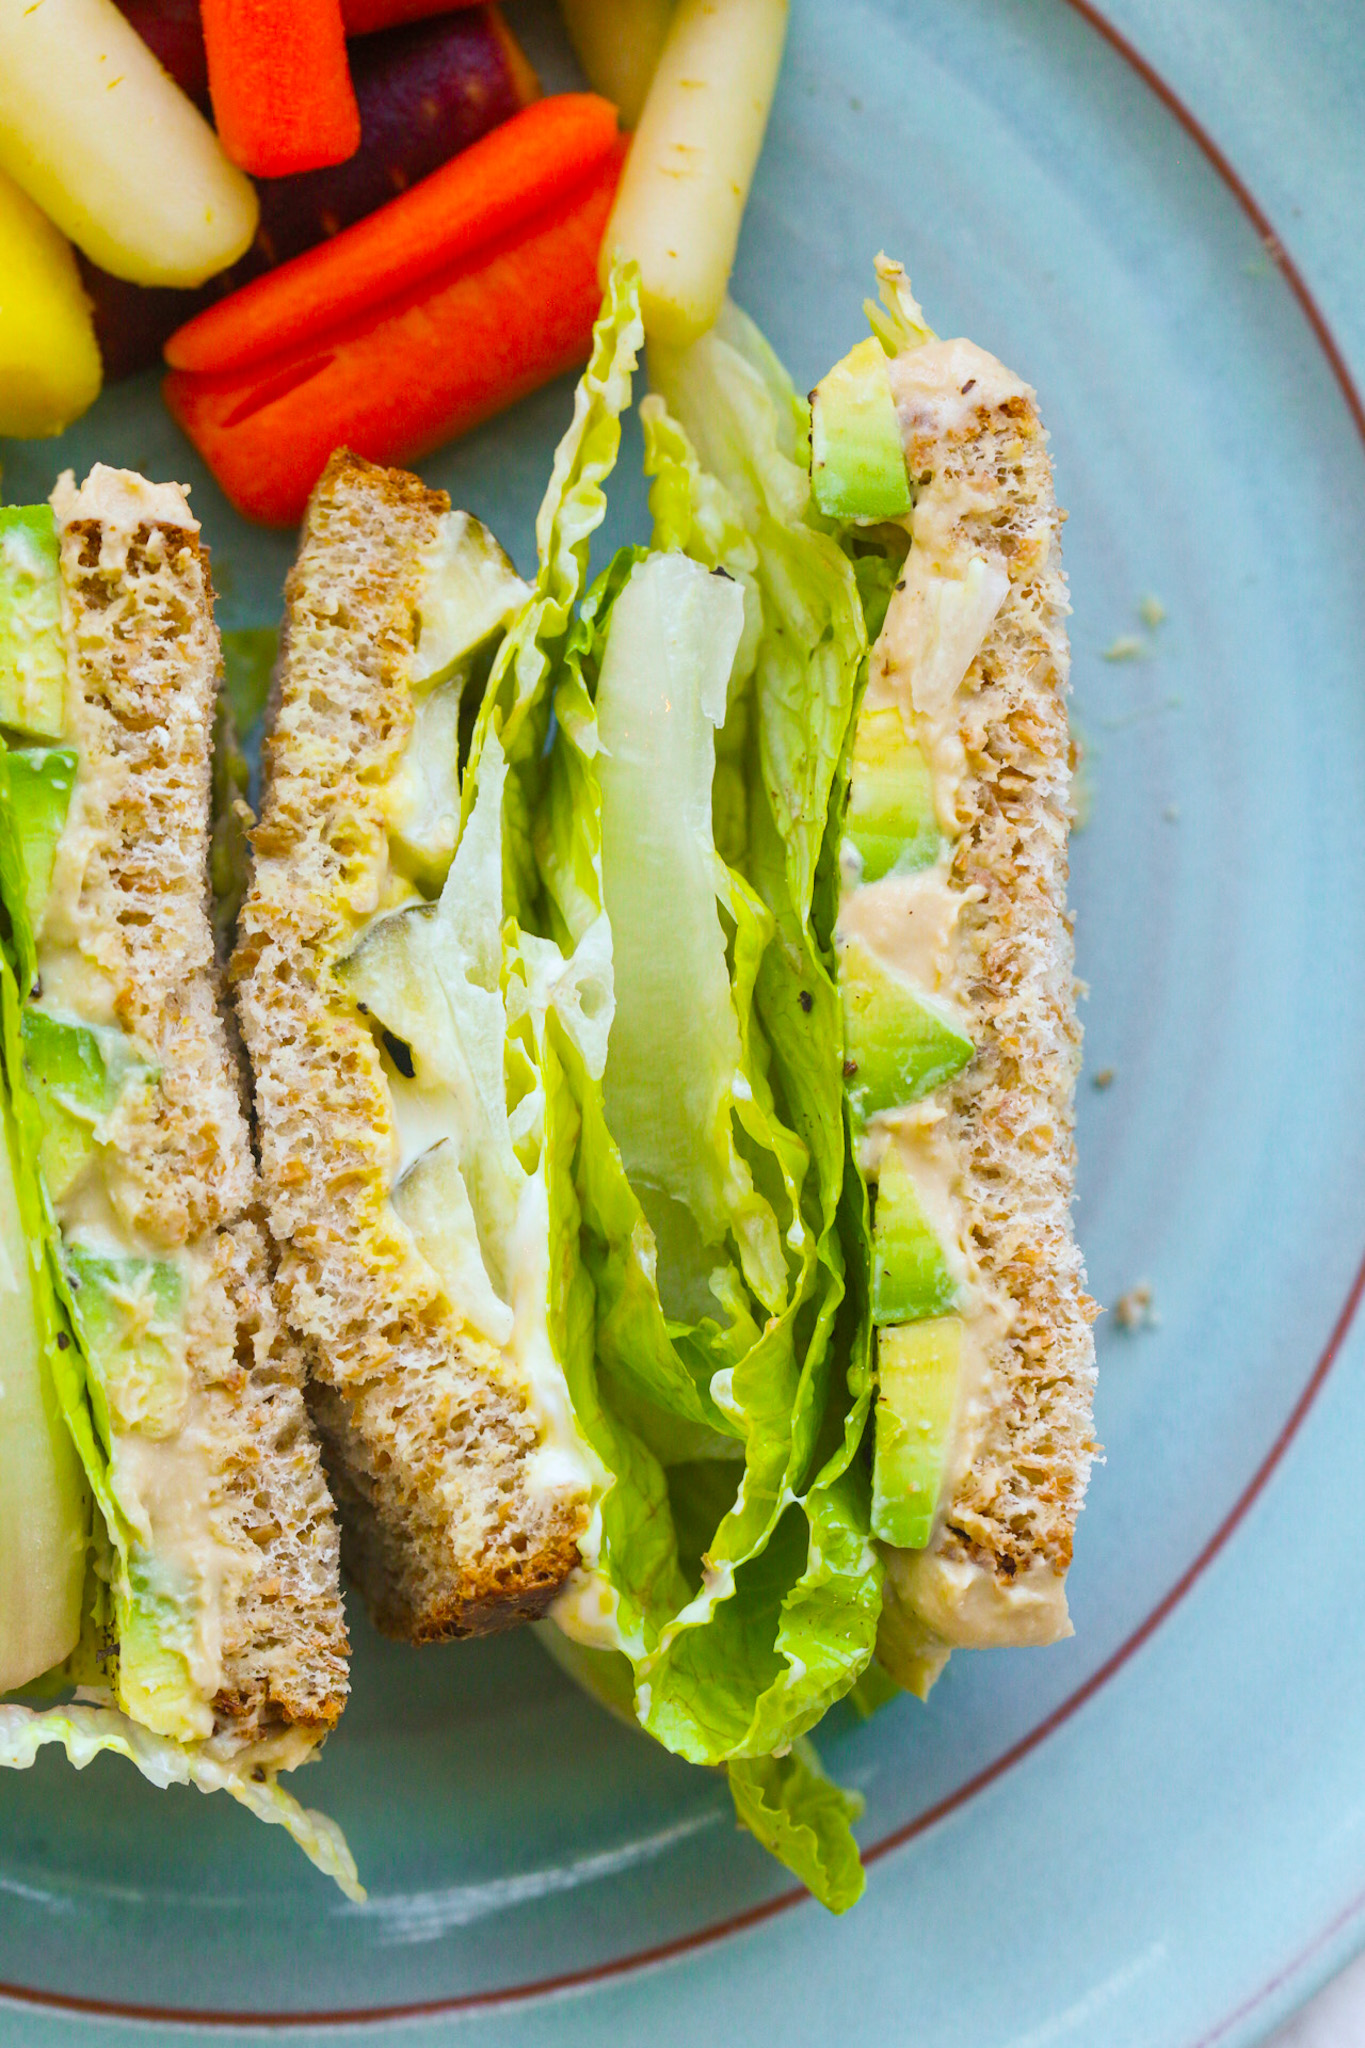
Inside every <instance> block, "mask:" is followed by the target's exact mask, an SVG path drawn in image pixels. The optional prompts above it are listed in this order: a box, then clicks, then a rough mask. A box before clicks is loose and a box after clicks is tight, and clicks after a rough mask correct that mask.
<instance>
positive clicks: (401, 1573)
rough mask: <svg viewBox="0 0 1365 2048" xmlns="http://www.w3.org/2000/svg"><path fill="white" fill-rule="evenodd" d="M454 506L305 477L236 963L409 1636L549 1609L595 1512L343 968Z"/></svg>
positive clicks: (345, 1474) (306, 1263) (336, 1392)
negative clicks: (430, 563) (406, 1174)
mask: <svg viewBox="0 0 1365 2048" xmlns="http://www.w3.org/2000/svg"><path fill="white" fill-rule="evenodd" d="M448 510H449V500H448V499H447V498H446V497H445V495H444V493H440V492H433V491H429V490H427V489H426V488H425V487H424V486H423V485H422V484H421V483H420V482H419V481H418V480H417V478H415V477H412V476H408V475H406V474H405V473H404V472H402V471H398V470H384V469H379V468H376V467H375V466H373V465H372V464H370V463H367V462H363V461H361V460H360V459H359V458H358V457H356V456H352V455H348V454H346V453H344V452H342V453H339V454H337V455H334V456H333V458H332V460H331V462H330V463H329V465H328V467H327V470H326V471H325V473H324V475H323V476H322V478H321V480H320V481H319V483H318V486H317V488H316V490H315V491H314V494H313V498H312V501H311V503H310V506H309V512H308V518H307V522H306V525H305V529H304V535H303V540H302V544H301V547H300V551H299V556H298V560H297V563H296V565H295V567H294V569H293V571H292V573H291V575H290V578H289V582H288V585H287V593H286V594H287V604H288V616H287V622H286V638H285V646H284V655H283V661H282V666H281V672H280V677H279V696H278V702H277V706H276V712H275V718H274V729H273V732H272V735H271V738H270V741H269V743H268V750H267V763H268V783H267V789H266V794H265V801H264V805H263V810H262V817H261V822H260V824H259V826H258V827H257V830H256V833H255V835H254V856H255V858H254V866H253V873H252V880H251V885H250V888H249V891H248V895H247V900H246V903H245V905H244V906H243V911H242V917H241V922H240V926H239V938H238V947H237V952H236V955H235V958H234V961H233V966H232V976H233V980H234V982H235V986H236V996H237V1005H238V1011H239V1015H240V1018H241V1023H242V1031H243V1036H244V1038H245V1040H246V1043H247V1046H248V1049H249V1052H250V1055H251V1061H252V1067H253V1072H254V1077H255V1089H256V1105H257V1114H258V1117H259V1124H260V1134H261V1156H262V1172H263V1177H264V1183H265V1188H266V1196H267V1203H268V1210H269V1220H270V1228H271V1231H272V1233H273V1235H274V1238H275V1240H276V1243H277V1244H278V1246H279V1248H280V1280H281V1286H282V1289H283V1300H284V1303H285V1312H286V1314H287V1316H288V1318H289V1321H290V1324H291V1326H292V1328H293V1329H294V1330H295V1331H296V1332H297V1333H298V1334H299V1336H300V1337H301V1338H302V1339H303V1341H304V1342H305V1344H306V1345H307V1347H308V1352H309V1360H310V1370H311V1375H312V1386H311V1389H310V1396H309V1398H310V1403H311V1406H312V1408H313V1412H314V1414H315V1416H316V1418H317V1421H318V1424H319V1427H320V1429H321V1430H322V1432H323V1435H324V1438H325V1440H326V1442H327V1444H328V1446H329V1450H330V1457H331V1462H332V1468H333V1472H334V1475H335V1484H336V1486H337V1489H338V1493H339V1497H340V1498H341V1499H342V1500H343V1502H344V1504H345V1508H346V1519H347V1521H348V1523H349V1533H348V1539H347V1557H348V1565H349V1568H350V1569H351V1570H352V1571H353V1572H354V1574H355V1576H356V1577H357V1579H358V1581H359V1583H360V1585H361V1587H362V1589H363V1591H364V1593H365V1596H366V1599H367V1602H368V1604H369V1607H370V1610H371V1612H372V1614H373V1616H374V1618H375V1620H376V1622H377V1624H378V1625H379V1626H380V1627H381V1628H383V1629H385V1630H386V1631H387V1632H389V1633H390V1634H395V1635H400V1636H405V1637H407V1638H408V1639H409V1640H411V1641H416V1642H423V1641H433V1640H437V1639H439V1638H442V1637H445V1636H455V1635H470V1634H481V1633H485V1632H487V1631H488V1630H490V1629H494V1628H500V1627H505V1626H507V1625H509V1624H510V1623H512V1622H514V1621H517V1620H520V1619H521V1618H522V1617H523V1615H524V1614H525V1613H527V1612H540V1611H542V1610H543V1607H544V1606H545V1605H546V1604H547V1603H548V1601H549V1599H550V1598H552V1597H553V1594H554V1591H555V1589H556V1588H557V1587H558V1586H559V1585H560V1584H561V1583H562V1582H563V1580H564V1578H565V1577H566V1576H567V1574H568V1572H569V1571H570V1570H571V1569H572V1567H573V1565H574V1564H575V1563H576V1561H577V1548H576V1542H575V1538H576V1536H577V1534H578V1529H579V1523H580V1519H581V1507H580V1505H579V1504H578V1503H575V1502H572V1501H569V1500H561V1499H559V1498H558V1497H551V1498H549V1499H546V1498H545V1497H543V1496H539V1495H537V1494H535V1493H534V1492H533V1491H532V1490H531V1489H530V1488H529V1487H528V1485H527V1479H526V1465H527V1460H528V1458H529V1457H530V1454H531V1453H532V1451H533V1450H534V1449H535V1447H536V1444H537V1441H538V1437H539V1430H538V1426H537V1423H536V1421H535V1418H534V1417H533V1415H532V1414H531V1413H530V1412H529V1410H528V1408H527V1404H526V1399H525V1395H524V1392H523V1391H522V1389H520V1388H519V1387H517V1386H515V1385H513V1384H511V1383H510V1382H509V1380H508V1378H507V1376H506V1374H505V1373H504V1372H503V1371H502V1370H501V1369H500V1357H499V1354H498V1353H497V1351H496V1349H495V1348H494V1347H493V1346H492V1345H490V1344H488V1343H487V1342H486V1341H484V1340H483V1339H482V1338H480V1337H479V1336H477V1335H476V1334H475V1333H474V1332H473V1331H472V1330H471V1329H470V1328H469V1326H468V1325H467V1324H466V1323H464V1321H463V1320H462V1318H461V1316H460V1313H459V1304H458V1303H455V1304H452V1303H450V1302H449V1301H448V1300H447V1299H446V1297H445V1295H444V1294H443V1292H442V1290H441V1286H440V1283H439V1281H438V1280H437V1277H436V1275H435V1273H434V1272H433V1270H432V1269H431V1267H430V1266H429V1265H428V1264H427V1263H426V1261H425V1260H424V1259H423V1258H422V1257H421V1256H420V1254H419V1253H418V1252H417V1250H416V1248H415V1246H414V1244H413V1242H412V1239H411V1237H410V1236H409V1234H408V1232H407V1230H406V1228H405V1227H404V1226H403V1224H402V1223H401V1222H400V1221H399V1220H398V1218H397V1216H396V1215H395V1214H394V1211H393V1209H392V1206H391V1204H390V1202H389V1190H390V1183H391V1180H392V1176H393V1171H394V1161H395V1158H396V1156H397V1149H396V1139H395V1133H394V1127H393V1116H392V1104H391V1100H390V1097H389V1091H388V1085H387V1083H386V1081H385V1078H384V1072H383V1065H382V1061H381V1056H380V1051H379V1048H378V1046H377V1044H376V1042H375V1038H374V1036H373V1034H372V1032H371V1030H370V1029H369V1027H368V1026H367V1024H366V1023H365V1021H364V1019H363V1018H362V1017H361V1016H360V1015H359V1014H358V1012H357V1010H356V1009H355V1007H354V1005H353V1004H352V1003H351V1002H350V1000H349V999H348V998H347V997H346V996H345V994H344V993H343V991H342V990H341V989H340V987H339V985H338V984H337V983H335V982H334V981H333V979H332V977H331V973H330V969H331V964H332V962H333V961H334V960H335V959H336V958H337V957H338V956H339V955H340V954H341V953H342V952H344V951H346V950H347V949H348V947H349V946H350V945H351V944H352V943H353V941H354V939H355V936H356V934H357V932H358V931H359V929H360V928H361V927H362V925H363V923H364V921H365V920H366V918H367V917H369V916H370V915H372V914H373V913H374V912H375V911H376V910H378V909H379V908H380V904H381V899H382V892H383V890H384V887H385V884H386V882H387V879H388V852H387V833H386V827H385V819H384V812H383V790H384V783H385V780H386V778H387V777H388V776H389V775H391V774H392V772H393V770H394V769H395V768H396V766H397V764H398V761H399V757H400V755H401V753H402V750H403V748H404V746H405V744H406V742H407V739H408V737H409V734H410V732H411V728H412V718H413V706H412V691H411V685H410V676H411V670H412V656H413V650H414V617H415V609H416V603H417V598H418V593H419V587H420V576H421V569H422V564H421V551H422V550H423V549H424V548H425V547H426V546H428V545H429V544H430V542H431V541H432V540H434V538H435V536H436V532H437V521H438V519H439V517H440V515H441V514H443V513H444V512H446V511H448Z"/></svg>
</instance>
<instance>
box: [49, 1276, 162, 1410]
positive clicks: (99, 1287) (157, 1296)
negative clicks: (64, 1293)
mask: <svg viewBox="0 0 1365 2048" xmlns="http://www.w3.org/2000/svg"><path fill="white" fill-rule="evenodd" d="M62 1262H63V1265H64V1266H65V1269H66V1277H67V1281H68V1283H69V1285H70V1288H71V1300H72V1304H73V1307H74V1309H75V1321H76V1329H77V1334H78V1335H79V1337H80V1340H81V1346H82V1349H83V1350H84V1352H85V1355H86V1357H87V1358H88V1359H89V1361H90V1364H91V1367H92V1369H93V1371H94V1373H95V1377H96V1379H97V1380H98V1381H99V1385H100V1388H101V1390H102V1392H103V1394H104V1399H105V1402H106V1404H107V1407H108V1411H109V1420H110V1421H111V1423H112V1424H113V1426H114V1428H115V1429H116V1430H118V1431H120V1432H121V1433H123V1434H129V1433H133V1432H135V1433H136V1434H138V1435H140V1436H146V1437H152V1438H159V1437H167V1436H170V1435H171V1434H172V1433H173V1432H174V1430H175V1429H176V1427H177V1426H178V1424H179V1421H180V1417H181V1413H182V1411H183V1409H184V1406H185V1397H186V1394H187V1393H188V1390H189V1368H188V1365H187V1363H186V1357H185V1284H184V1280H183V1278H182V1277H181V1274H180V1272H179V1270H178V1268H176V1267H175V1266H173V1265H171V1264H170V1263H169V1262H168V1261H166V1260H164V1259H141V1258H106V1257H104V1256H103V1255H102V1254H99V1253H96V1252H91V1251H88V1250H86V1248H85V1247H84V1246H82V1245H79V1244H67V1245H64V1246H63V1248H62Z"/></svg>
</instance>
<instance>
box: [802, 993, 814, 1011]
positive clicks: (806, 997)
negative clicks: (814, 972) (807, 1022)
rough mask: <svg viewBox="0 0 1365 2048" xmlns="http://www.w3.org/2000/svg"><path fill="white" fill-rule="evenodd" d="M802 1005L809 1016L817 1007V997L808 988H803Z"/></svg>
mask: <svg viewBox="0 0 1365 2048" xmlns="http://www.w3.org/2000/svg"><path fill="white" fill-rule="evenodd" d="M801 1007H802V1009H803V1010H804V1011H805V1013H806V1015H807V1016H808V1017H809V1015H810V1013H811V1011H812V1010H813V1009H814V1008H815V997H814V996H813V995H812V994H811V992H810V990H809V989H808V988H803V989H802V991H801Z"/></svg>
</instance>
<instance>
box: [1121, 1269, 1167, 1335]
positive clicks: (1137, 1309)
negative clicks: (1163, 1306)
mask: <svg viewBox="0 0 1365 2048" xmlns="http://www.w3.org/2000/svg"><path fill="white" fill-rule="evenodd" d="M1114 1321H1115V1322H1116V1323H1117V1324H1118V1326H1119V1328H1120V1329H1121V1330H1128V1331H1133V1330H1154V1329H1155V1328H1156V1326H1157V1324H1158V1322H1159V1321H1160V1317H1159V1316H1158V1315H1157V1312H1156V1309H1155V1308H1154V1307H1153V1304H1152V1283H1151V1281H1150V1280H1139V1281H1138V1283H1137V1285H1136V1286H1135V1287H1130V1288H1129V1289H1128V1291H1127V1293H1126V1294H1121V1295H1120V1296H1119V1298H1118V1300H1117V1301H1116V1302H1115V1303H1114Z"/></svg>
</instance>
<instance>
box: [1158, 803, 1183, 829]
mask: <svg viewBox="0 0 1365 2048" xmlns="http://www.w3.org/2000/svg"><path fill="white" fill-rule="evenodd" d="M1161 815H1162V817H1163V818H1164V819H1165V820H1166V823H1167V824H1168V825H1178V824H1179V823H1180V806H1179V804H1167V806H1166V808H1165V810H1164V811H1163V812H1162V813H1161Z"/></svg>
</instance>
